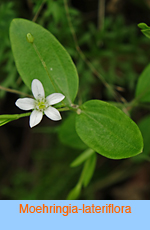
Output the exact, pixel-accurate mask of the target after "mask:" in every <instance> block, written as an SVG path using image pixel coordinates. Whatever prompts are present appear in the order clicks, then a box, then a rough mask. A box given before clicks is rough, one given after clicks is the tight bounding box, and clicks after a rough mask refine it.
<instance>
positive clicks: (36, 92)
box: [31, 79, 45, 99]
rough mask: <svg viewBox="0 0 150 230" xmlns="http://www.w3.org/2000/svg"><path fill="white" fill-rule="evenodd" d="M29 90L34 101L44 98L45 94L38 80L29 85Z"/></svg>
mask: <svg viewBox="0 0 150 230" xmlns="http://www.w3.org/2000/svg"><path fill="white" fill-rule="evenodd" d="M31 89H32V93H33V96H34V97H35V99H39V98H44V97H45V92H44V88H43V85H42V83H41V82H40V81H39V80H38V79H34V80H33V81H32V84H31Z"/></svg>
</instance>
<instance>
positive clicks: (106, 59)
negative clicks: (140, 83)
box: [0, 0, 150, 200]
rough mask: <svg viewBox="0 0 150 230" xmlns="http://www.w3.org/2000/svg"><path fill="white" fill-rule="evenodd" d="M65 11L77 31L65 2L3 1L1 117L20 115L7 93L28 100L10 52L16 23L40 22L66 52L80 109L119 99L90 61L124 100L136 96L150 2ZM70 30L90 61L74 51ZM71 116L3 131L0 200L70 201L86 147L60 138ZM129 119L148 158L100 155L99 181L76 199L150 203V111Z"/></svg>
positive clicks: (86, 2) (102, 3)
mask: <svg viewBox="0 0 150 230" xmlns="http://www.w3.org/2000/svg"><path fill="white" fill-rule="evenodd" d="M68 5H69V14H70V18H71V22H72V27H70V26H69V24H68V18H67V17H68V15H67V14H66V10H65V6H64V1H63V0H56V1H55V0H45V1H41V0H40V1H39V0H22V1H19V0H13V1H8V0H1V1H0V87H1V89H0V114H16V113H21V112H22V111H21V110H19V109H18V108H17V107H16V106H15V101H16V100H17V99H18V98H19V97H20V96H19V95H17V94H13V93H10V92H6V90H3V89H4V87H5V88H9V89H16V90H19V91H22V92H25V93H29V94H31V91H30V90H29V89H28V88H27V87H26V86H25V85H24V83H23V82H22V80H21V78H20V76H19V74H18V72H17V69H16V66H15V63H14V58H13V55H12V51H11V46H10V40H9V26H10V22H11V20H12V19H13V18H16V17H17V18H18V17H20V18H26V19H29V20H33V21H36V22H37V23H39V24H40V25H42V26H43V27H45V28H46V29H48V30H49V31H50V32H51V33H52V34H54V36H55V37H56V38H57V39H58V40H59V41H60V43H61V44H62V45H63V46H64V47H65V48H66V49H67V51H68V52H69V54H70V55H71V57H72V59H73V61H74V63H75V65H76V67H77V70H78V73H79V81H80V88H79V93H78V96H77V99H76V102H77V103H80V104H81V103H83V102H85V101H86V100H89V99H100V100H104V101H115V98H114V97H113V95H112V93H111V91H110V90H109V88H106V87H105V86H104V84H103V83H102V82H101V80H100V79H99V78H98V77H97V76H96V74H94V73H93V71H92V70H91V68H89V67H88V65H87V60H89V61H90V63H91V64H92V65H93V66H94V67H95V68H96V69H97V71H98V72H99V73H101V74H102V75H103V77H104V79H105V81H106V82H107V83H108V84H109V85H110V86H111V87H113V88H114V89H115V90H118V91H119V93H120V95H122V96H123V97H124V98H125V99H126V100H127V101H131V100H132V99H133V98H134V94H135V88H136V84H137V80H138V78H139V76H140V74H141V72H142V71H143V69H144V68H145V67H146V65H147V64H148V63H149V60H150V41H149V39H147V38H146V37H144V35H143V34H142V33H141V32H140V30H139V28H138V27H137V24H138V23H140V22H145V23H147V24H148V25H150V0H143V1H141V0H126V1H124V0H82V1H80V0H68ZM72 29H73V30H74V36H75V34H76V36H77V42H78V45H79V47H80V48H81V50H82V51H83V53H84V55H85V57H86V60H84V58H83V57H82V56H81V53H80V52H78V51H77V50H76V48H77V44H75V41H74V39H73V36H72V32H71V31H72ZM35 77H36V76H35ZM68 114H69V113H67V112H63V113H62V117H63V120H62V121H61V122H58V123H57V122H52V121H50V120H49V119H47V118H46V117H44V119H43V121H42V122H41V123H40V125H38V126H37V127H35V128H33V129H30V128H29V124H28V122H29V121H28V120H29V118H28V117H27V118H22V119H19V120H17V121H13V122H10V123H8V124H7V125H5V126H2V127H0V199H1V200H3V199H7V200H8V199H22V200H24V199H41V200H44V199H51V200H53V199H66V197H67V195H68V193H69V192H70V190H71V189H72V188H73V187H74V186H75V185H76V183H77V181H78V179H79V177H80V174H81V171H82V165H81V166H79V167H76V168H71V167H70V164H71V162H72V161H73V160H74V159H75V158H76V157H77V156H78V155H79V154H80V153H82V151H83V149H84V148H82V145H81V146H78V143H74V145H72V146H69V144H68V142H67V141H65V140H62V138H61V135H60V128H61V126H62V125H63V121H65V120H66V119H67V118H68ZM131 118H132V119H133V120H134V121H135V122H137V123H138V125H139V127H140V129H141V132H142V134H143V137H144V142H145V148H144V155H143V156H144V157H143V156H139V157H134V158H130V159H125V160H110V159H107V158H105V157H103V156H101V155H99V154H97V164H96V169H95V172H94V175H93V177H92V179H91V182H90V183H89V185H88V186H87V187H86V188H83V189H82V191H81V194H80V197H79V199H83V200H84V199H86V200H88V199H95V200H96V199H107V200H109V199H115V200H117V199H150V158H149V156H148V154H149V153H150V146H149V141H150V140H149V139H150V130H148V124H149V125H150V119H149V109H146V108H142V109H141V108H136V109H134V110H132V112H131ZM145 119H146V121H145ZM149 127H150V126H149ZM66 144H67V145H68V146H67V145H66ZM141 155H142V154H141Z"/></svg>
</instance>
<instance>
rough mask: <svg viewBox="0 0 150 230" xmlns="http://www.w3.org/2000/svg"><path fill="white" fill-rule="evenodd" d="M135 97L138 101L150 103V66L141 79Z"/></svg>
mask: <svg viewBox="0 0 150 230" xmlns="http://www.w3.org/2000/svg"><path fill="white" fill-rule="evenodd" d="M135 96H136V99H137V101H141V102H150V64H149V65H148V66H147V67H146V68H145V69H144V71H143V72H142V73H141V75H140V77H139V80H138V83H137V87H136V94H135Z"/></svg>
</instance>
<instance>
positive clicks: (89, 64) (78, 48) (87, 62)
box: [63, 0, 126, 103]
mask: <svg viewBox="0 0 150 230" xmlns="http://www.w3.org/2000/svg"><path fill="white" fill-rule="evenodd" d="M63 1H64V7H65V11H66V16H67V19H68V24H69V27H70V31H71V34H72V37H73V40H74V44H75V48H76V50H77V52H78V53H79V55H80V57H81V58H82V60H83V61H84V62H85V63H86V64H87V65H88V67H89V68H90V69H91V71H92V72H93V73H94V74H95V75H96V76H97V77H98V78H99V79H100V80H101V82H102V83H103V84H104V85H105V87H106V88H108V89H109V90H110V91H111V93H112V95H113V96H114V98H115V99H116V100H117V101H122V102H123V103H124V102H126V100H125V99H124V98H123V97H122V96H121V95H120V94H119V93H118V92H116V91H115V90H114V89H113V88H112V87H111V86H110V85H109V84H108V83H107V82H106V81H105V79H104V77H103V76H102V74H100V73H99V72H98V71H97V70H96V69H95V67H94V66H93V65H92V63H91V62H90V61H89V60H88V59H87V58H86V57H85V55H84V53H83V52H82V50H81V48H80V47H79V44H78V39H77V36H76V33H75V30H74V28H73V25H72V22H71V17H70V14H69V7H68V2H67V0H63Z"/></svg>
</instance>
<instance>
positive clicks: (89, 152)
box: [70, 149, 95, 167]
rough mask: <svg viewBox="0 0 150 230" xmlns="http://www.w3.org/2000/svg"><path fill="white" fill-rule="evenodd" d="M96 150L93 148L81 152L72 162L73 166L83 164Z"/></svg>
mask: <svg viewBox="0 0 150 230" xmlns="http://www.w3.org/2000/svg"><path fill="white" fill-rule="evenodd" d="M94 153H95V151H94V150H93V149H87V150H85V151H84V152H83V153H81V154H80V155H79V156H78V157H77V158H76V159H75V160H74V161H73V162H72V163H71V165H70V166H71V167H77V166H79V165H81V164H82V163H83V162H84V161H86V160H87V159H88V158H89V157H91V156H92V155H93V154H94Z"/></svg>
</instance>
